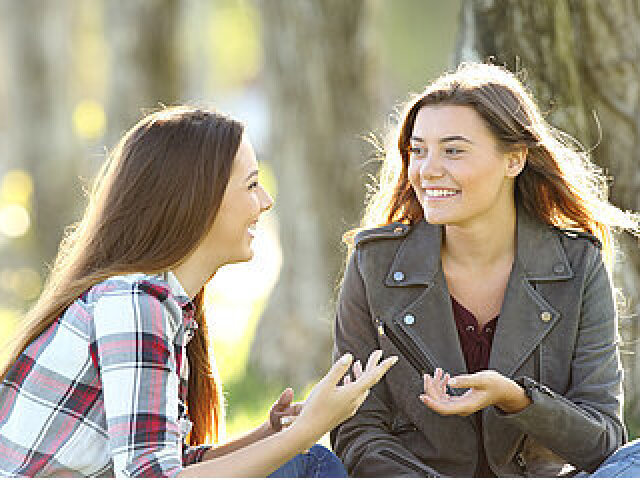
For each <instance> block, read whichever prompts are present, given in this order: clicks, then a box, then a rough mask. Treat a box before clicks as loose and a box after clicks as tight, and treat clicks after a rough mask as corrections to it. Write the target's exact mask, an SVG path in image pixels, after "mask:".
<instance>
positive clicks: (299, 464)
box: [269, 445, 347, 478]
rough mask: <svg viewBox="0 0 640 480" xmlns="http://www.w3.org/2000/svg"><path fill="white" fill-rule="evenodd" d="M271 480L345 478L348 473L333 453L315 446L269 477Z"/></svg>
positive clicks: (320, 446)
mask: <svg viewBox="0 0 640 480" xmlns="http://www.w3.org/2000/svg"><path fill="white" fill-rule="evenodd" d="M269 477H271V478H345V477H347V471H346V470H345V469H344V466H343V465H342V462H341V461H340V459H339V458H338V457H336V456H335V455H334V454H333V452H332V451H330V450H328V449H327V448H325V447H323V446H322V445H314V446H313V447H311V448H310V449H309V452H308V453H301V454H300V455H296V456H295V457H293V458H292V459H291V460H289V461H288V462H287V463H285V464H284V465H282V466H281V467H280V468H279V469H277V470H276V471H275V472H273V473H272V474H271V475H269Z"/></svg>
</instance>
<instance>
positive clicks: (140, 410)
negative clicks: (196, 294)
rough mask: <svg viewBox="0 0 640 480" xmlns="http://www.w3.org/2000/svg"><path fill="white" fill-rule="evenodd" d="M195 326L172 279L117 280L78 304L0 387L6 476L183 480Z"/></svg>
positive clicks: (192, 452)
mask: <svg viewBox="0 0 640 480" xmlns="http://www.w3.org/2000/svg"><path fill="white" fill-rule="evenodd" d="M195 328H197V324H196V322H195V320H194V319H193V305H192V304H191V302H190V301H189V298H188V297H187V295H186V294H185V292H184V289H183V288H182V286H181V285H180V283H179V282H178V280H177V278H176V277H175V276H174V275H173V274H172V273H170V272H169V273H167V274H164V275H144V274H133V275H125V276H117V277H112V278H109V279H107V280H106V281H104V282H102V283H100V284H97V285H95V286H94V287H92V288H91V289H90V290H88V291H87V292H86V293H85V294H84V295H82V296H81V297H80V298H78V299H77V300H76V301H75V302H74V303H73V304H71V305H70V306H69V307H68V308H67V310H66V311H65V313H64V314H63V315H61V316H60V317H59V318H58V319H57V320H56V321H55V322H54V323H53V324H52V325H51V326H50V327H49V328H47V329H46V330H45V331H44V332H43V333H42V334H41V335H40V336H39V337H38V338H37V339H36V340H34V341H33V343H31V344H30V345H29V346H28V347H27V348H26V349H25V351H24V353H23V354H22V355H21V356H20V357H19V358H18V359H17V361H16V362H15V364H14V365H13V367H12V368H11V370H10V371H9V372H8V374H7V376H6V378H5V380H4V382H3V383H2V384H1V385H0V476H3V477H11V476H74V477H78V476H131V477H138V476H141V477H143V476H152V477H165V476H175V475H177V474H178V473H179V472H180V471H181V469H182V468H183V466H185V465H188V464H191V463H194V462H198V461H201V460H202V456H203V454H204V452H205V451H206V450H207V449H208V448H210V447H207V446H202V447H187V446H186V444H185V442H184V437H185V435H186V434H187V433H188V431H189V428H190V425H191V424H190V422H189V420H188V418H187V416H186V408H185V403H184V402H185V398H186V386H187V378H188V362H187V361H186V351H185V347H186V345H187V343H188V341H189V340H190V339H191V336H192V335H193V331H194V329H195Z"/></svg>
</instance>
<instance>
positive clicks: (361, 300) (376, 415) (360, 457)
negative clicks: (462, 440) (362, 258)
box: [331, 250, 439, 477]
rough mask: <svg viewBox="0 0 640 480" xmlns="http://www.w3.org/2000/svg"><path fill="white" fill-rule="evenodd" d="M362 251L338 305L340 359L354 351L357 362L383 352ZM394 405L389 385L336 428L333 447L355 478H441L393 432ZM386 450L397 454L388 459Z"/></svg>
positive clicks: (347, 275)
mask: <svg viewBox="0 0 640 480" xmlns="http://www.w3.org/2000/svg"><path fill="white" fill-rule="evenodd" d="M357 255H358V250H355V251H354V254H353V255H352V256H351V259H350V260H349V264H348V265H347V269H346V272H345V276H344V282H343V285H342V289H341V292H340V297H339V301H338V311H337V315H336V324H335V343H334V356H337V355H341V354H342V353H344V352H347V351H349V352H353V353H354V355H355V356H356V357H357V358H362V357H364V356H365V355H366V354H367V353H368V352H370V351H371V350H374V349H377V348H379V345H378V340H377V335H376V332H375V330H374V328H373V322H372V321H371V313H370V311H369V308H368V304H367V300H366V293H365V286H364V282H363V280H362V276H361V273H360V271H359V268H358V264H357ZM391 422H392V402H391V399H390V398H389V392H388V390H387V388H386V385H384V384H382V383H379V384H378V385H376V386H375V387H374V388H373V389H372V390H371V394H370V395H369V397H368V398H367V400H366V401H365V402H364V403H363V405H362V407H361V408H360V410H359V411H358V413H357V414H356V415H355V416H354V417H353V418H351V419H349V420H347V421H346V422H344V423H343V424H342V425H340V426H339V427H338V428H336V429H335V430H334V431H333V432H332V434H331V443H332V446H333V449H334V451H335V452H336V454H337V455H338V456H339V457H340V458H341V459H342V461H343V462H344V464H345V466H346V468H347V470H348V471H349V474H350V475H352V476H365V477H367V476H368V477H378V476H387V477H402V476H405V477H415V476H439V475H438V473H437V472H435V471H434V470H432V469H431V468H429V467H428V466H427V465H425V464H424V463H422V462H421V461H420V460H419V459H418V458H416V457H415V455H413V454H412V453H411V452H410V451H409V450H407V449H406V448H404V446H403V445H402V444H401V443H400V442H399V441H398V440H397V438H396V437H394V436H393V435H392V434H391V433H390V429H391ZM385 451H387V452H388V451H391V454H386V455H385Z"/></svg>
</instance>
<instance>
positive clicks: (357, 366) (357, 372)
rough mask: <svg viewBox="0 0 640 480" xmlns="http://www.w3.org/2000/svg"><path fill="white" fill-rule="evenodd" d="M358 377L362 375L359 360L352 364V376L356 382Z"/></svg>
mask: <svg viewBox="0 0 640 480" xmlns="http://www.w3.org/2000/svg"><path fill="white" fill-rule="evenodd" d="M360 375H362V363H360V360H356V361H355V362H354V364H353V376H354V377H355V379H356V380H357V379H359V378H360Z"/></svg>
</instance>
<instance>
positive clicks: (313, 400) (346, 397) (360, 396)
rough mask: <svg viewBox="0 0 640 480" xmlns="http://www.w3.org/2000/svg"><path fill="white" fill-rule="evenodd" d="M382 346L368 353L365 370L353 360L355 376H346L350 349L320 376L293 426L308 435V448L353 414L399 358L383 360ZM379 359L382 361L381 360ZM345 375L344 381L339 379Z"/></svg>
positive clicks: (350, 359)
mask: <svg viewBox="0 0 640 480" xmlns="http://www.w3.org/2000/svg"><path fill="white" fill-rule="evenodd" d="M381 358H382V350H375V351H374V352H373V353H371V355H370V356H369V360H368V361H367V366H366V368H365V369H364V371H363V370H362V365H361V364H360V362H356V363H355V364H354V369H353V370H354V372H353V373H354V376H355V380H354V381H351V379H350V377H348V380H346V378H345V374H346V373H347V371H348V370H349V367H350V366H351V363H352V361H353V356H352V355H351V354H350V353H347V354H345V355H343V356H342V357H341V358H340V359H339V360H338V361H337V362H336V363H334V364H333V366H332V367H331V369H330V370H329V372H328V373H327V374H326V375H325V376H324V378H322V380H320V381H319V382H318V383H317V384H316V385H315V387H313V390H311V393H310V394H309V396H308V397H307V400H306V401H305V403H304V405H303V407H302V412H301V413H300V416H299V417H298V420H297V421H296V423H295V425H294V427H298V428H299V429H300V430H302V431H303V432H305V435H306V436H307V439H306V443H309V444H308V445H303V449H304V448H309V447H310V446H311V445H313V443H315V441H316V440H317V439H318V438H320V437H321V436H322V435H323V434H324V433H326V432H327V431H329V430H331V429H332V428H334V427H335V426H337V425H339V424H340V423H342V422H344V421H345V420H347V419H348V418H350V417H352V416H353V415H354V414H355V413H356V411H357V410H358V408H359V407H360V405H362V402H364V401H365V399H366V398H367V395H368V394H369V389H370V388H371V387H372V386H373V385H375V384H376V383H378V381H379V380H380V379H381V378H382V376H383V375H384V374H385V373H386V372H387V370H389V369H390V368H391V366H392V365H393V364H395V363H396V362H397V361H398V357H395V356H393V357H388V358H386V359H385V360H383V361H382V362H380V359H381ZM378 362H380V363H378ZM343 378H345V380H346V381H345V384H344V385H343V386H338V383H339V382H340V381H341V380H342V379H343Z"/></svg>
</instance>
